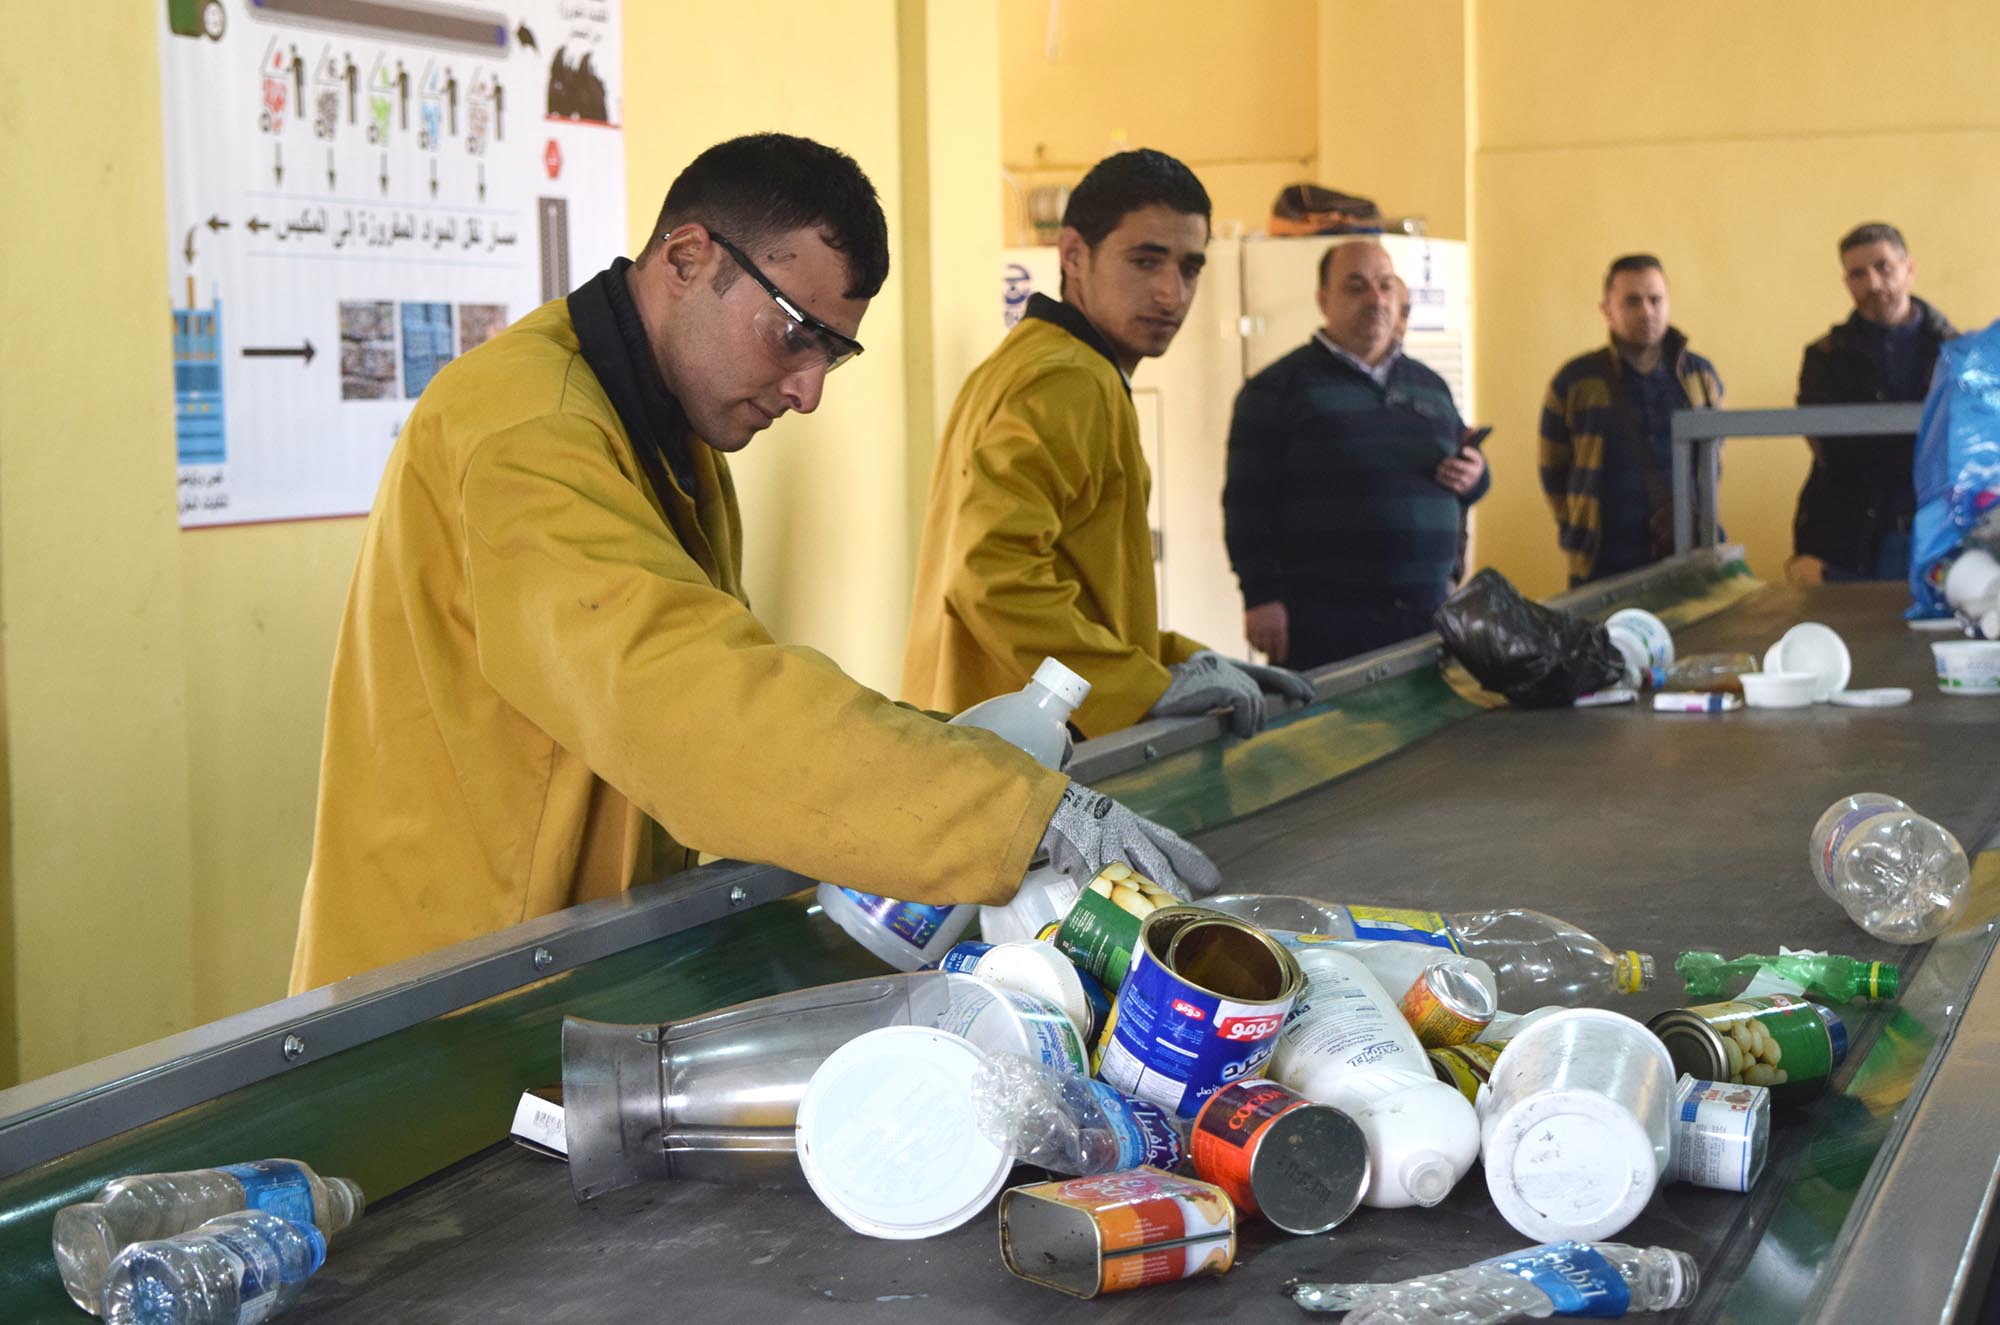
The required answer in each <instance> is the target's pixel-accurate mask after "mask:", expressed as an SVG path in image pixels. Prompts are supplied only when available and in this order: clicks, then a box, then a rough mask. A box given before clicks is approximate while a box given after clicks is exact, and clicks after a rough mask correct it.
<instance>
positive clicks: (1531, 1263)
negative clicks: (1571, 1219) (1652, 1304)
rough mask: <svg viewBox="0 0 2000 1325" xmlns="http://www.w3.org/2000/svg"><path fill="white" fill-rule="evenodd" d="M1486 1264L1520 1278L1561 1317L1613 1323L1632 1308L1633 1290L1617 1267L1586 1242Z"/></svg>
mask: <svg viewBox="0 0 2000 1325" xmlns="http://www.w3.org/2000/svg"><path fill="white" fill-rule="evenodd" d="M1486 1264H1488V1265H1493V1266H1498V1267H1499V1268H1500V1269H1502V1270H1505V1271H1506V1272H1507V1273H1508V1274H1512V1275H1518V1276H1519V1277H1521V1278H1523V1279H1525V1280H1527V1281H1528V1282H1529V1283H1531V1284H1533V1285H1534V1286H1535V1287H1536V1288H1539V1289H1540V1290H1541V1291H1542V1292H1543V1293H1544V1294H1546V1295H1547V1297H1548V1299H1549V1301H1551V1302H1553V1303H1555V1312H1554V1314H1555V1315H1558V1316H1597V1317H1602V1318H1605V1319H1610V1318H1614V1317H1618V1316H1622V1315H1624V1314H1625V1312H1626V1310H1627V1309H1628V1308H1629V1307H1630V1306H1631V1305H1632V1290H1631V1289H1630V1288H1628V1287H1626V1285H1625V1280H1624V1279H1623V1278H1622V1277H1621V1276H1620V1275H1619V1273H1618V1270H1617V1267H1615V1266H1614V1265H1612V1264H1611V1262H1610V1261H1607V1260H1605V1259H1604V1257H1603V1256H1602V1255H1601V1254H1600V1253H1599V1252H1598V1251H1597V1250H1596V1249H1595V1248H1593V1247H1591V1246H1590V1245H1589V1244H1587V1243H1582V1242H1552V1243H1549V1244H1548V1245H1546V1246H1542V1247H1536V1248H1534V1249H1533V1250H1532V1251H1528V1252H1524V1253H1522V1254H1520V1255H1518V1256H1496V1257H1494V1258H1493V1259H1492V1260H1490V1261H1487V1262H1486Z"/></svg>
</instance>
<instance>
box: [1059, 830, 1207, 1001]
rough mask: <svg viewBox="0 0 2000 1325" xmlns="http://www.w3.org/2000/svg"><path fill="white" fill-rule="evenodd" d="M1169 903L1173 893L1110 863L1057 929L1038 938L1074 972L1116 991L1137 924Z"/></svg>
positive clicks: (1133, 946) (1136, 934) (1126, 966)
mask: <svg viewBox="0 0 2000 1325" xmlns="http://www.w3.org/2000/svg"><path fill="white" fill-rule="evenodd" d="M1173 903H1174V895H1173V894H1172V893H1170V892H1168V891H1167V890H1166V889H1164V888H1161V887H1159V886H1158V885H1156V884H1154V883H1153V882H1151V881H1150V880H1148V879H1146V878H1145V877H1143V876H1142V875H1140V874H1139V873H1138V872H1137V871H1135V870H1133V869H1132V868H1131V867H1130V866H1129V865H1125V864H1122V863H1120V862H1118V861H1113V862H1112V863H1111V864H1109V865H1106V866H1105V867H1104V868H1103V869H1101V870H1099V871H1098V872H1097V874H1096V875H1095V877H1093V878H1092V879H1091V881H1090V882H1089V883H1088V884H1087V885H1085V886H1084V888H1083V889H1082V891H1080V892H1078V893H1077V895H1076V901H1075V902H1074V903H1073V904H1072V905H1071V906H1070V909H1069V914H1068V915H1066V916H1064V917H1063V920H1062V923H1061V924H1059V925H1057V926H1056V927H1055V929H1054V930H1053V931H1049V930H1044V931H1043V934H1042V935H1041V936H1040V937H1047V938H1050V939H1053V940H1054V942H1055V945H1056V947H1058V948H1060V949H1062V952H1063V955H1064V956H1065V957H1068V958H1069V959H1070V960H1071V961H1072V962H1075V963H1076V965H1077V967H1078V969H1080V970H1082V971H1084V972H1086V973H1087V974H1089V975H1092V976H1095V977H1096V978H1097V979H1098V980H1101V981H1102V982H1103V983H1104V985H1105V987H1106V988H1109V989H1113V990H1115V989H1117V988H1118V986H1119V985H1121V984H1122V983H1124V980H1125V973H1126V972H1127V971H1128V970H1130V969H1131V965H1132V954H1133V953H1134V952H1136V951H1137V950H1138V946H1139V925H1140V923H1141V922H1142V921H1143V920H1144V919H1145V918H1146V917H1147V916H1149V915H1151V914H1152V913H1153V912H1154V911H1156V910H1159V909H1161V908H1162V907H1168V906H1172V905H1173Z"/></svg>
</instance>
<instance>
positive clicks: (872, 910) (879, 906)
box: [840, 888, 952, 948]
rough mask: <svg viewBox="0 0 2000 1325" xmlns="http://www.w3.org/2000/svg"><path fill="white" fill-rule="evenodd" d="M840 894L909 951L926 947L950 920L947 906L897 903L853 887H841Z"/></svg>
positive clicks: (949, 908)
mask: <svg viewBox="0 0 2000 1325" xmlns="http://www.w3.org/2000/svg"><path fill="white" fill-rule="evenodd" d="M840 891H842V892H844V893H846V894H847V896H848V899H849V900H850V901H852V902H853V903H854V904H855V905H856V906H858V907H860V908H861V914H863V915H865V916H867V917H868V918H869V919H870V920H872V921H874V922H875V923H876V924H877V925H879V926H880V927H881V928H883V929H885V930H887V931H889V932H890V933H891V934H894V935H895V936H896V937H897V938H899V939H901V940H903V942H905V943H907V944H909V945H910V946H911V947H913V948H921V947H924V946H925V945H926V944H928V943H929V942H930V941H931V940H932V939H933V938H935V937H936V936H937V932H938V931H939V930H941V929H943V928H944V923H945V921H947V920H949V919H950V918H951V913H952V908H951V907H948V906H926V905H925V904H924V903H922V902H899V901H897V900H896V899H895V898H893V897H877V896H876V895H875V894H874V893H864V892H857V891H856V890H855V889H853V888H842V889H841V890H840Z"/></svg>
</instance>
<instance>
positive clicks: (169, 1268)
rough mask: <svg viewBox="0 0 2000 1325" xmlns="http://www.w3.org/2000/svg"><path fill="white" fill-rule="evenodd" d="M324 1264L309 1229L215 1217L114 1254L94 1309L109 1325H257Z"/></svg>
mask: <svg viewBox="0 0 2000 1325" xmlns="http://www.w3.org/2000/svg"><path fill="white" fill-rule="evenodd" d="M325 1263H326V1238H325V1237H323V1236H322V1235H321V1234H320V1231H319V1230H318V1229H316V1228H314V1227H313V1226H312V1225H311V1224H299V1223H294V1222H292V1221H291V1220H289V1219H284V1218H281V1217H280V1216H278V1215H273V1214H266V1213H265V1212H264V1211H262V1210H245V1211H241V1212H239V1213H237V1214H233V1215H221V1216H218V1217H217V1218H214V1219H211V1220H209V1221H208V1222H207V1223H205V1224H202V1225H201V1226H200V1227H199V1228H197V1229H195V1230H194V1231H193V1232H191V1233H182V1234H181V1235H179V1236H178V1237H172V1238H167V1239H165V1240H163V1241H159V1242H135V1243H133V1244H132V1245H131V1246H129V1247H127V1248H126V1249H125V1250H124V1251H121V1252H119V1253H118V1258H117V1259H116V1260H114V1261H113V1262H111V1269H110V1272H109V1273H108V1274H107V1275H106V1276H105V1280H104V1291H103V1293H102V1295H101V1296H100V1297H99V1299H98V1304H97V1305H98V1311H99V1314H100V1315H102V1316H103V1317H104V1319H105V1320H106V1321H109V1322H111V1325H257V1322H259V1321H265V1320H269V1319H270V1318H271V1317H272V1316H275V1315H277V1314H278V1313H279V1312H281V1311H283V1310H284V1309H285V1308H286V1307H289V1306H290V1305H291V1304H292V1303H293V1302H296V1301H297V1300H298V1298H299V1294H301V1293H303V1292H304V1291H305V1286H306V1280H308V1279H310V1278H311V1277H312V1276H313V1274H314V1272H315V1271H317V1270H318V1269H319V1267H320V1266H322V1265H324V1264H325Z"/></svg>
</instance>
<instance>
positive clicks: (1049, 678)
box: [1035, 658, 1090, 708]
mask: <svg viewBox="0 0 2000 1325" xmlns="http://www.w3.org/2000/svg"><path fill="white" fill-rule="evenodd" d="M1035 684H1036V685H1039V686H1043V687H1045V688H1046V689H1048V690H1049V691H1050V692H1051V693H1053V694H1054V695H1055V697H1056V698H1057V699H1060V700H1061V701H1062V702H1063V703H1065V704H1067V705H1069V706H1070V707H1071V708H1075V707H1076V706H1077V705H1078V704H1081V703H1082V702H1083V701H1084V699H1085V698H1086V697H1087V696H1088V695H1089V694H1090V682H1088V681H1086V680H1084V679H1083V678H1082V677H1080V676H1078V675H1077V674H1076V673H1075V672H1072V671H1071V670H1070V669H1069V668H1067V667H1065V666H1063V665H1062V664H1061V663H1059V662H1057V661H1056V660H1055V659H1054V658H1044V659H1042V665H1041V666H1040V667H1037V668H1036V669H1035Z"/></svg>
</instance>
